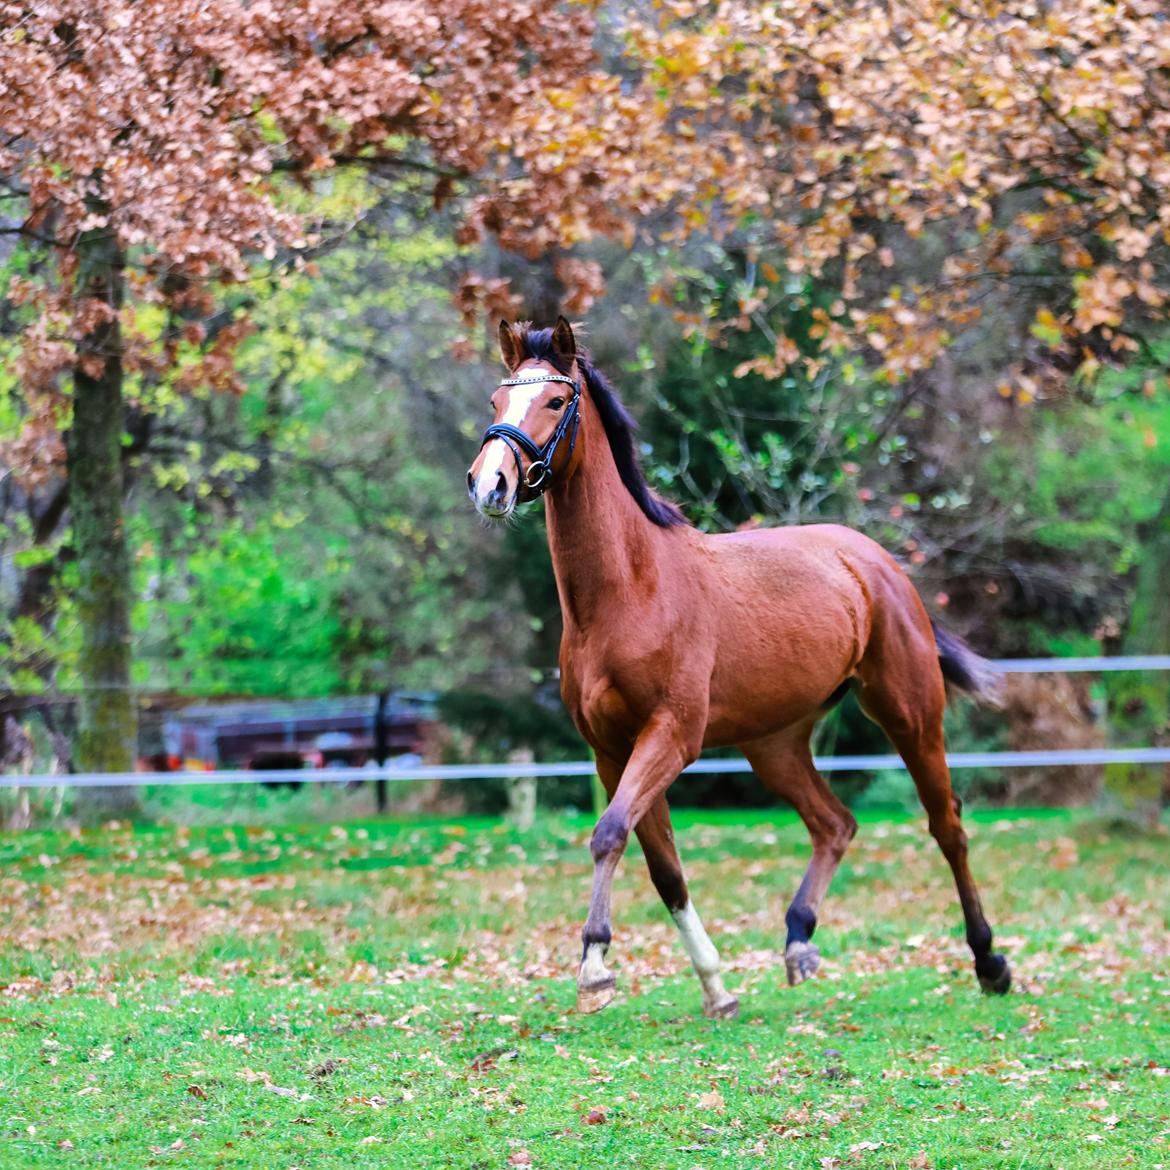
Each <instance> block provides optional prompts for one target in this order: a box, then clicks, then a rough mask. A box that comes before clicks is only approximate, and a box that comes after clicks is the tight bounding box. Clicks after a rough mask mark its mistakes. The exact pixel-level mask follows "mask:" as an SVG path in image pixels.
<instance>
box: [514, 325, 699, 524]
mask: <svg viewBox="0 0 1170 1170" xmlns="http://www.w3.org/2000/svg"><path fill="white" fill-rule="evenodd" d="M517 332H518V335H519V338H520V343H521V345H522V346H523V347H524V350H523V352H524V355H525V357H530V358H535V359H536V360H537V361H543V362H548V363H549V364H550V365H551V366H552V367H553V368H554V369H556V370H557V371H558V372H559V373H562V374H566V375H567V374H568V373H569V369H568V366H567V364H566V363H565V361H564V359H563V358H562V357H561V356H560V355H559V354H558V353H557V352H556V351H555V350H554V349H553V344H552V336H553V331H552V330H551V329H533V328H532V327H531V326H530V325H523V324H521V325H518V326H517ZM577 368H578V369H579V370H580V371H581V375H582V376H583V377H584V379H585V385H586V386H587V387H588V388H589V397H590V399H591V401H592V402H593V405H594V406H595V407H596V408H597V413H598V414H599V415H600V416H601V423H602V426H604V427H605V434H606V438H608V439H609V449H610V451H612V452H613V461H614V463H615V464H617V469H618V475H620V476H621V479H622V483H624V484H625V485H626V489H627V490H628V491H629V493H630V495H631V496H633V497H634V500H635V502H636V503H637V505H638V507H639V508H641V509H642V511H643V512H644V513H645V515H646V518H647V519H649V520H651V521H653V522H654V523H655V524H657V525H658V526H659V527H660V528H675V527H677V526H678V525H680V524H686V523H687V520H686V517H685V516H684V515H683V514H682V512H680V511H679V509H678V507H677V506H676V505H675V504H672V503H671V502H670V501H669V500H664V499H662V498H661V497H660V496H658V495H656V494H655V493H654V492H653V491H652V490H651V489H650V485H649V484H648V483H647V482H646V477H645V476H644V475H643V474H642V468H641V467H640V466H639V464H638V454H637V450H636V448H635V446H634V435H635V434H636V432H637V430H638V425H637V423H635V422H634V420H633V419H632V418H631V417H630V416H629V413H628V412H627V411H626V408H625V407H624V406H623V405H622V402H621V399H620V398H618V396H617V392H616V391H615V390H614V388H613V387H612V386H611V385H610V384H609V382H608V381H607V380H606V377H605V375H604V374H603V373H602V372H601V371H600V370H599V369H597V367H596V366H594V364H593V363H592V361H590V360H589V355H588V353H586V352H585V351H584V350H582V349H581V347H580V346H578V347H577Z"/></svg>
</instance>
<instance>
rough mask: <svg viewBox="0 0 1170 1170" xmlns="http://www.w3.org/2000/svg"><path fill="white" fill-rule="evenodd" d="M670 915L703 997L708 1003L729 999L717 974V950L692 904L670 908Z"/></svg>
mask: <svg viewBox="0 0 1170 1170" xmlns="http://www.w3.org/2000/svg"><path fill="white" fill-rule="evenodd" d="M671 917H672V918H673V919H674V922H675V925H676V926H677V927H678V932H679V934H680V935H682V942H683V946H684V947H686V951H687V954H688V955H690V957H691V962H692V963H693V964H694V966H695V971H696V973H697V974H698V976H699V982H700V983H702V985H703V999H704V1000H705V1001H707V1002H709V1003H720V1002H722V1001H723V1000H727V999H730V998H731V997H730V996H729V995H728V993H727V989H726V988H725V987H724V986H723V979H722V977H721V976H720V974H719V952H718V951H717V950H716V949H715V944H714V943H713V942H712V941H711V939H710V938H709V937H708V936H707V932H706V930H704V929H703V923H702V922H701V921H700V919H699V915H698V913H697V912H696V911H695V908H694V906H692V905H691V903H690V902H689V901H688V902H687V904H686V905H685V906H684V907H683V908H682V909H681V910H672V911H671Z"/></svg>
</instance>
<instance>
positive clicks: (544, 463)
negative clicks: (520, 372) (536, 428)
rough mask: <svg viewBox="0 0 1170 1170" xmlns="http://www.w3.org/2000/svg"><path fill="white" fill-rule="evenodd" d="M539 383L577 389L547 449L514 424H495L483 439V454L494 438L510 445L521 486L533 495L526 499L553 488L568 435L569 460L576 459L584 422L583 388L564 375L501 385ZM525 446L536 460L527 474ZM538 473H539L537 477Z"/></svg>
mask: <svg viewBox="0 0 1170 1170" xmlns="http://www.w3.org/2000/svg"><path fill="white" fill-rule="evenodd" d="M538 382H564V383H565V385H566V386H572V387H573V397H572V398H570V399H569V404H568V405H567V406H566V407H565V412H564V414H562V415H561V417H560V419H559V420H558V422H557V425H556V428H555V429H554V431H553V433H552V434H551V435H549V437H548V440H547V441H546V442H545V444H544V446H543V447H538V446H537V445H536V444H535V443H534V442H533V441H532V439H531V438H530V437H529V436H528V435H526V434H525V433H524V432H523V431H522V430H521V429H520V428H519V427H514V426H512V424H511V423H493V424H492V425H491V426H490V427H488V429H487V430H486V431H484V433H483V438H482V439H481V440H480V443H479V447H480V450H481V451H482V450H483V447H484V444H485V443H487V442H488V441H489V440H490V439H499V440H500V441H501V442H504V443H506V444H507V445H508V448H509V450H510V451H511V452H512V455H513V457H514V458H515V460H516V473H517V474H518V475H519V477H520V484H521V486H522V487H523V488H525V489H526V490H527V491H529V492H530V493H532V494H531V495H529V496H527V497H526V499H527V500H532V499H535V498H536V497H537V496H539V495H543V494H544V493H545V492H546V491H548V489H549V488H550V487H552V461H553V459H554V457H555V456H556V453H557V448H558V447H559V446H560V445H561V440H562V439H563V438H564V437H565V435H566V434H567V435H568V436H569V458H570V459H571V458H572V456H573V448H574V447H576V445H577V426H578V424H579V423H580V421H581V414H580V406H581V387H580V385H579V384H578V383H577V381H576V380H575V379H573V378H569V377H566V376H565V375H564V374H541V375H540V377H538V378H506V379H504V381H502V382H501V383H500V385H501V386H533V385H535V384H536V383H538ZM521 447H522V448H523V449H524V453H525V454H526V455H527V456H528V458H529V459H531V460H532V462H531V463H529V464H528V470H527V471H525V470H524V460H523V459H522V457H521V455H520V448H521ZM534 472H536V473H537V474H536V475H535V477H534V475H533V473H534Z"/></svg>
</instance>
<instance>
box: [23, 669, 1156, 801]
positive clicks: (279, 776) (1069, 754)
mask: <svg viewBox="0 0 1170 1170" xmlns="http://www.w3.org/2000/svg"><path fill="white" fill-rule="evenodd" d="M993 665H994V666H995V667H996V668H997V669H999V670H1000V671H1002V672H1003V673H1004V674H1062V673H1065V672H1082V673H1083V672H1089V671H1092V672H1109V671H1144V670H1170V655H1130V656H1118V657H1116V658H1001V659H999V660H998V661H996V662H995V663H993ZM947 762H948V764H949V765H950V766H951V767H952V768H955V769H961V768H1036V767H1053V766H1067V765H1073V764H1170V747H1139V748H1081V749H1075V750H1071V751H1059V750H1051V751H1049V750H1039V751H1026V752H1010V751H1005V752H950V753H948V755H947ZM815 763H816V766H817V768H818V769H819V770H820V771H822V772H866V771H886V770H891V769H899V770H904V769H905V765H904V764H903V763H902V760H901V757H899V756H895V755H867V756H818V757H817V758H816V761H815ZM686 770H687V772H723V773H732V772H750V771H751V765H750V764H749V763H748V762H747V760H744V759H714V758H708V759H702V760H697V761H696V762H695V763H693V764H692V765H691V766H690V767H689V768H687V769H686ZM594 773H595V766H594V764H593V762H592V761H591V760H571V761H568V762H566V763H560V764H520V763H516V764H418V765H413V766H401V767H396V766H395V765H394V764H393V763H390V764H388V765H386V766H385V767H365V768H303V769H287V770H273V771H244V770H224V771H215V772H89V773H70V774H68V775H59V774H41V775H20V774H17V773H13V774H9V775H2V776H0V788H55V787H69V788H101V787H108V786H110V785H139V786H145V785H151V786H155V785H167V786H169V785H175V784H273V783H282V782H290V781H301V782H304V781H311V782H313V783H321V784H346V783H351V782H354V781H360V780H388V781H396V782H404V781H408V780H490V779H499V778H513V777H514V778H517V779H519V778H522V777H530V776H531V777H553V776H560V777H566V776H593V775H594Z"/></svg>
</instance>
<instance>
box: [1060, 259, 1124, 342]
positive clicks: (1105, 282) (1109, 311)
mask: <svg viewBox="0 0 1170 1170" xmlns="http://www.w3.org/2000/svg"><path fill="white" fill-rule="evenodd" d="M1076 290H1077V295H1076V299H1075V301H1074V314H1073V323H1074V324H1075V325H1076V327H1077V328H1078V329H1079V330H1081V332H1083V333H1087V332H1089V330H1091V329H1095V328H1096V327H1097V326H1099V325H1108V326H1117V325H1120V324H1121V322H1122V319H1123V317H1124V312H1123V310H1122V305H1123V303H1124V301H1125V300H1126V298H1128V297H1130V296H1132V295H1133V292H1134V284H1133V282H1132V281H1131V280H1130V279H1129V278H1128V277H1126V276H1123V275H1122V274H1121V273H1120V272H1119V271H1118V270H1117V268H1115V267H1114V266H1113V265H1111V264H1105V265H1102V266H1101V267H1100V268H1098V269H1097V270H1096V271H1095V272H1094V273H1092V274H1091V275H1089V276H1084V277H1080V278H1078V280H1077V281H1076Z"/></svg>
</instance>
